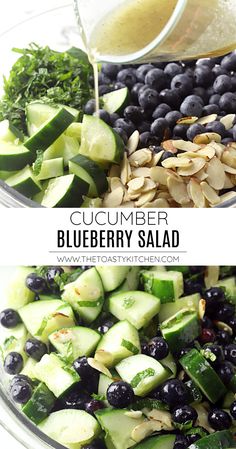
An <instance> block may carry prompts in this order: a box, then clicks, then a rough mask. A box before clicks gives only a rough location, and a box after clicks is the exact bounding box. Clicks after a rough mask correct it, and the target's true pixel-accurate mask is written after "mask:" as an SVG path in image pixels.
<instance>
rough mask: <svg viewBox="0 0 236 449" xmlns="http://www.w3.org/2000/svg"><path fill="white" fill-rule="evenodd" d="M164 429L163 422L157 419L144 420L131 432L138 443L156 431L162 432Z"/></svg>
mask: <svg viewBox="0 0 236 449" xmlns="http://www.w3.org/2000/svg"><path fill="white" fill-rule="evenodd" d="M161 430H162V427H161V423H160V422H158V421H157V422H156V421H148V420H147V421H144V422H143V423H141V424H139V425H138V426H136V427H135V428H134V429H133V430H132V433H131V438H132V440H134V441H135V442H136V443H139V442H140V441H143V440H144V439H145V438H147V437H149V436H150V435H152V434H153V433H154V432H155V431H156V432H160V431H161Z"/></svg>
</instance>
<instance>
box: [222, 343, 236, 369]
mask: <svg viewBox="0 0 236 449" xmlns="http://www.w3.org/2000/svg"><path fill="white" fill-rule="evenodd" d="M224 352H225V358H226V360H228V361H229V362H231V363H233V365H236V344H229V345H227V346H226V347H225V349H224Z"/></svg>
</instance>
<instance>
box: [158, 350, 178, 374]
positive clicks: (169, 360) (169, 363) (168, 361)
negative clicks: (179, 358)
mask: <svg viewBox="0 0 236 449" xmlns="http://www.w3.org/2000/svg"><path fill="white" fill-rule="evenodd" d="M161 364H162V365H163V366H165V367H166V368H168V369H169V370H170V371H171V373H172V375H171V376H170V377H171V378H173V377H175V376H176V373H177V365H176V363H175V360H174V357H173V355H172V354H171V353H170V352H169V354H168V356H167V357H165V358H164V359H162V361H161Z"/></svg>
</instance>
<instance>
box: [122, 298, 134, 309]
mask: <svg viewBox="0 0 236 449" xmlns="http://www.w3.org/2000/svg"><path fill="white" fill-rule="evenodd" d="M134 304H135V299H134V298H132V296H130V297H129V298H125V299H124V301H123V307H124V309H130V308H131V307H132V306H133V305H134Z"/></svg>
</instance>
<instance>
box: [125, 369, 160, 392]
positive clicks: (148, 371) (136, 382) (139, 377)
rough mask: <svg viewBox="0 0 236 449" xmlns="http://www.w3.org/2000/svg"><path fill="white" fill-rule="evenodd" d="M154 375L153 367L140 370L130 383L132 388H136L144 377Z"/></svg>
mask: <svg viewBox="0 0 236 449" xmlns="http://www.w3.org/2000/svg"><path fill="white" fill-rule="evenodd" d="M153 376H155V370H154V369H153V368H147V369H145V370H144V371H140V373H137V374H136V376H134V378H133V379H132V380H131V382H130V385H131V387H132V388H136V387H137V386H138V385H139V384H140V382H142V380H143V379H146V378H147V377H153Z"/></svg>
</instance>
